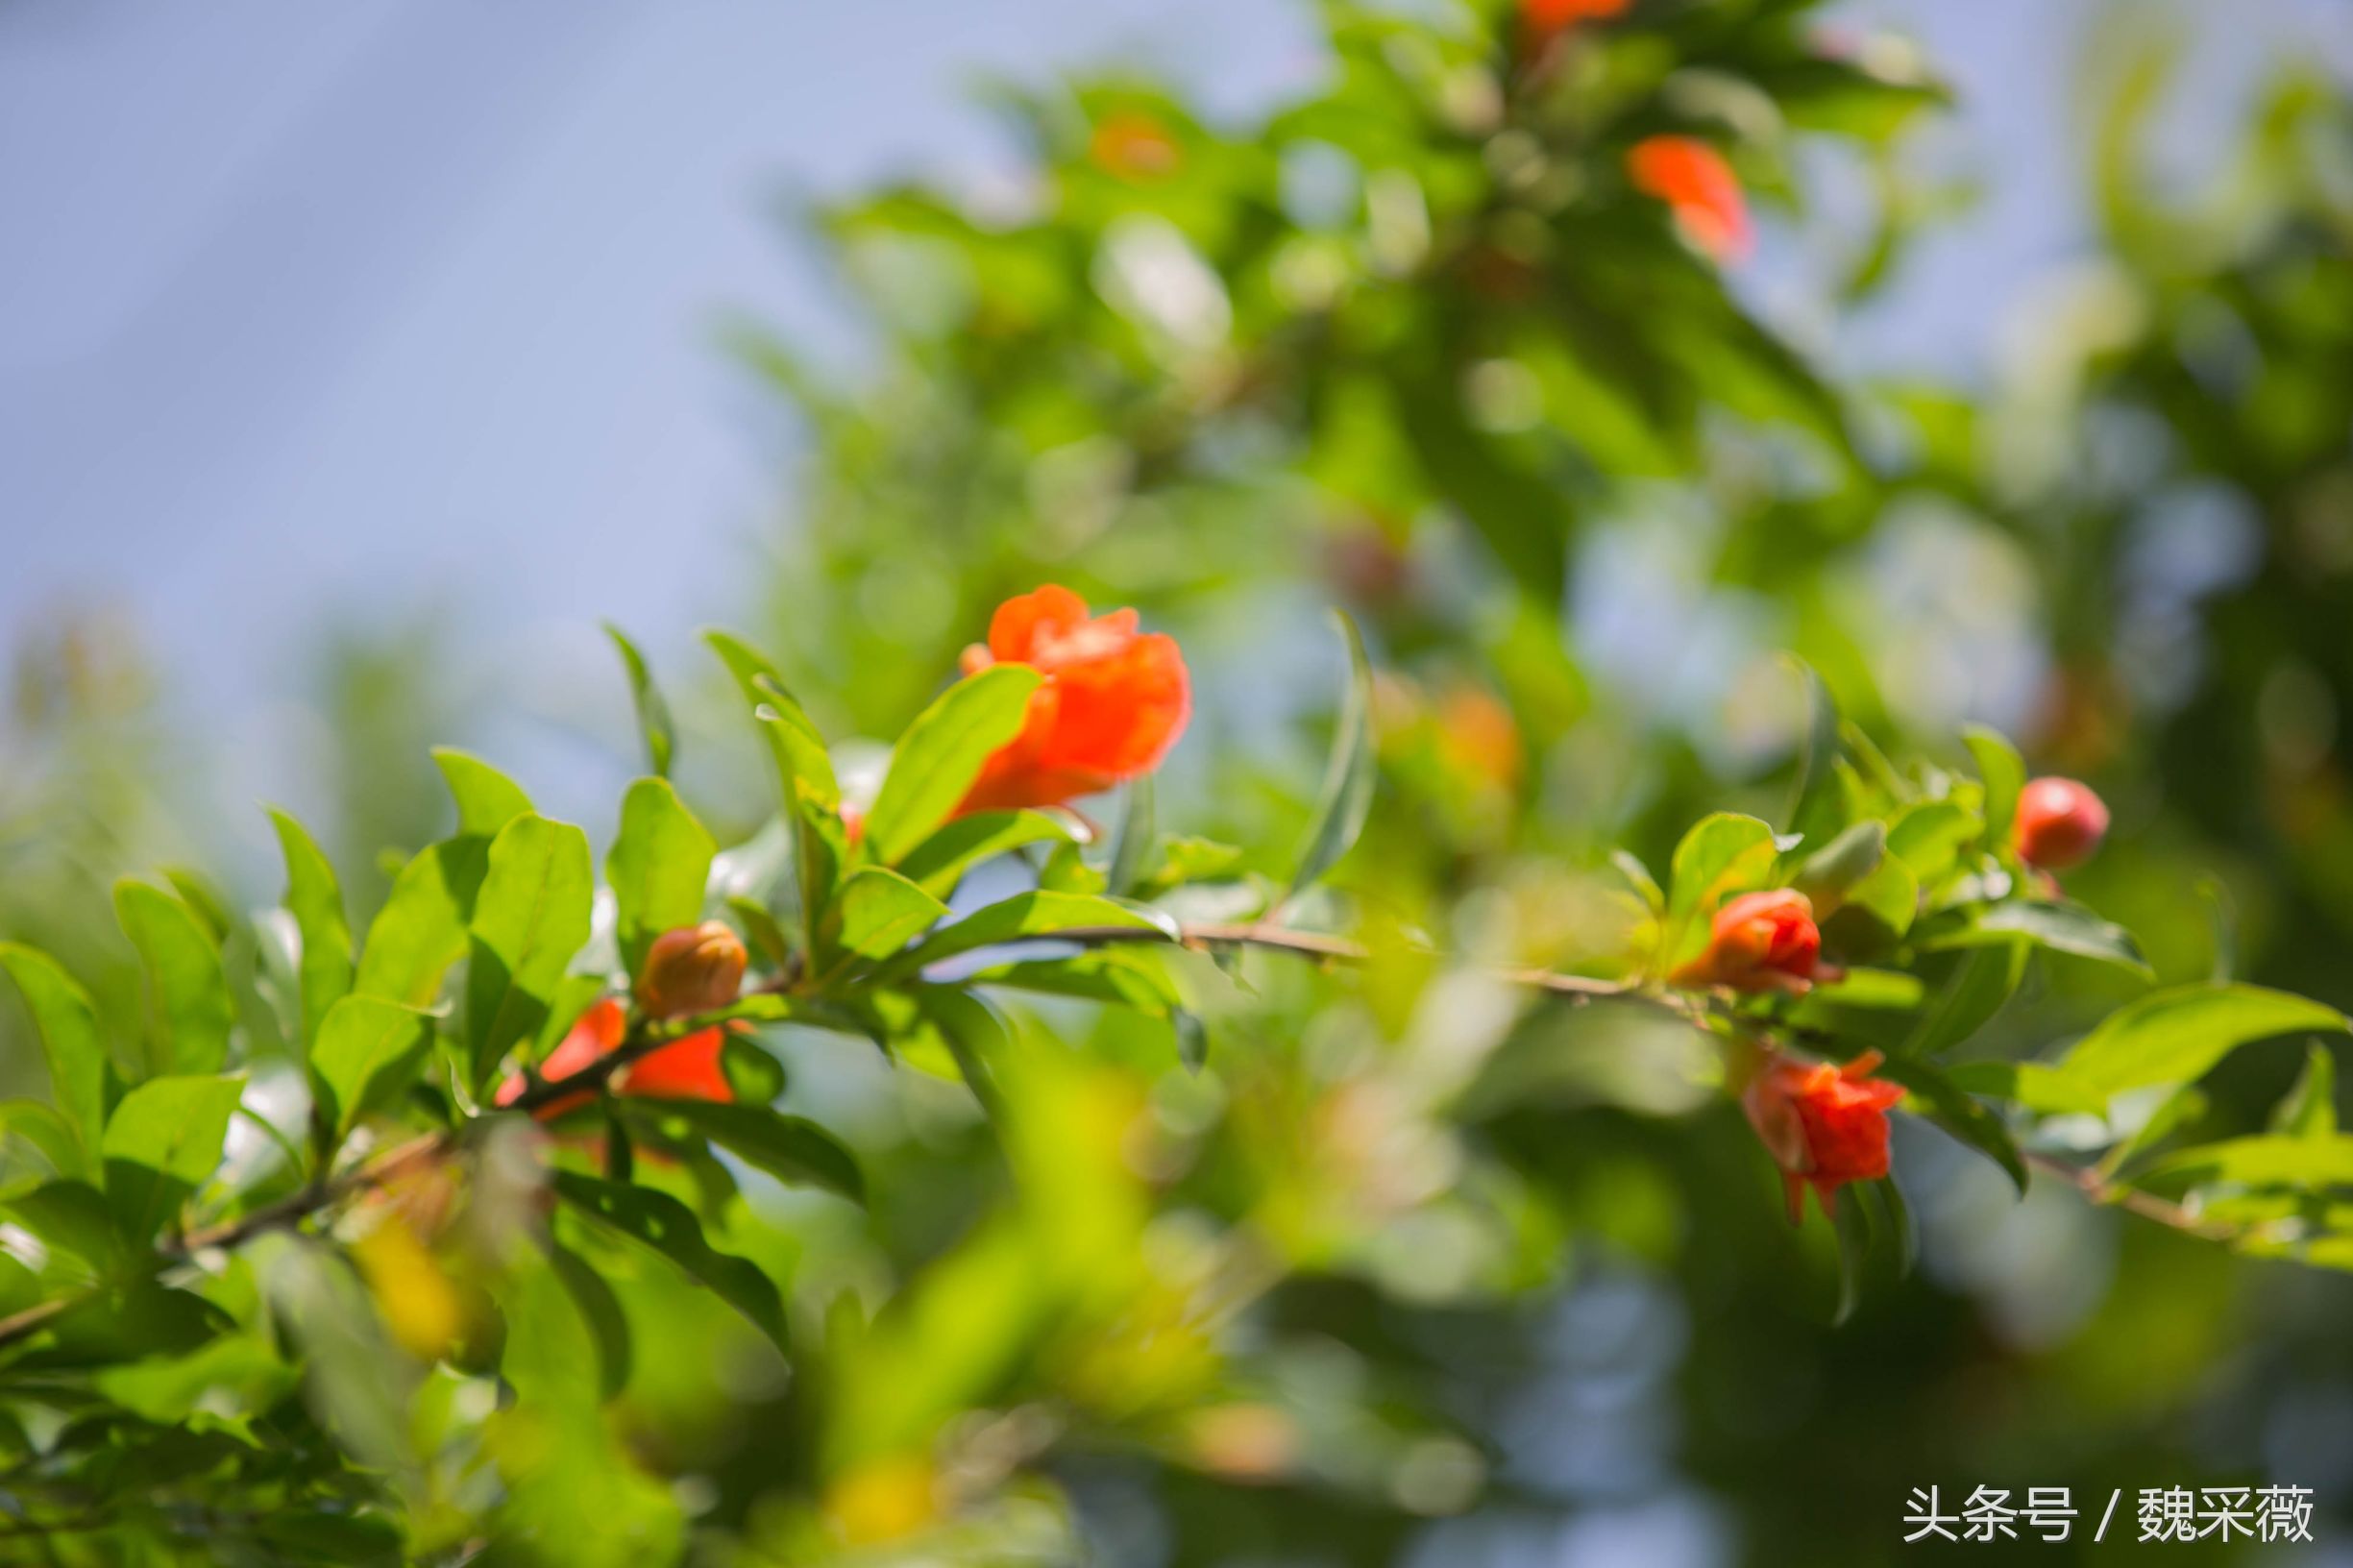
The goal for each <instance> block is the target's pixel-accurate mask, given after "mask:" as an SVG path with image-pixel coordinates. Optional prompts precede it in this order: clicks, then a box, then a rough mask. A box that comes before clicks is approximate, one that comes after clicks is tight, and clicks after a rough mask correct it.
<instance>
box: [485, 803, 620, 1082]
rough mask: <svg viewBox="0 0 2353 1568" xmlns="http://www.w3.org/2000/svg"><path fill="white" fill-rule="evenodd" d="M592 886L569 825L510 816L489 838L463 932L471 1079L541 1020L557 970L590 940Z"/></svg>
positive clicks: (581, 837)
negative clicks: (477, 891) (469, 920)
mask: <svg viewBox="0 0 2353 1568" xmlns="http://www.w3.org/2000/svg"><path fill="white" fill-rule="evenodd" d="M595 891H596V890H595V878H594V874H593V873H592V872H591V871H590V870H589V858H588V836H587V835H586V834H584V833H582V832H581V831H580V830H579V829H578V828H576V827H574V826H572V825H571V824H570V823H567V822H552V821H549V820H548V819H546V818H545V817H537V816H528V815H527V816H523V817H518V818H516V819H515V820H514V821H511V822H509V823H508V824H507V825H506V827H505V828H503V829H502V831H501V832H500V834H499V836H498V837H497V838H496V839H495V840H493V841H492V842H491V845H490V862H489V868H488V870H486V871H485V872H484V873H483V876H482V887H481V892H480V894H479V895H478V897H477V898H476V900H475V907H474V919H473V921H472V923H471V925H470V926H469V928H468V929H469V933H470V936H471V943H470V948H471V951H472V954H473V958H472V962H471V965H470V967H469V968H468V971H467V978H466V1022H467V1033H468V1035H469V1037H470V1039H471V1041H472V1043H473V1052H472V1076H473V1080H474V1082H475V1083H476V1084H477V1085H479V1084H480V1083H481V1082H483V1080H484V1079H486V1078H487V1077H488V1076H489V1074H490V1072H491V1070H492V1069H493V1068H494V1067H496V1066H498V1062H499V1058H501V1057H502V1056H503V1055H505V1054H506V1052H507V1050H508V1049H509V1048H510V1047H511V1046H513V1045H514V1044H515V1043H516V1042H518V1041H526V1040H529V1039H532V1038H533V1037H534V1036H536V1035H537V1034H538V1033H539V1031H540V1029H541V1027H542V1026H543V1025H545V1024H546V1022H547V1021H548V1017H549V1014H550V1012H551V1009H552V1006H553V1001H554V997H555V992H556V988H557V986H558V985H559V984H560V983H561V982H562V980H563V978H564V969H565V967H566V966H567V965H569V964H570V963H571V962H572V955H573V954H575V953H576V952H578V951H579V950H580V948H581V946H582V944H584V943H586V942H587V941H588V932H589V916H590V905H591V902H592V900H593V899H594V896H595Z"/></svg>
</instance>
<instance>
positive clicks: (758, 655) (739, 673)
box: [702, 626, 784, 708]
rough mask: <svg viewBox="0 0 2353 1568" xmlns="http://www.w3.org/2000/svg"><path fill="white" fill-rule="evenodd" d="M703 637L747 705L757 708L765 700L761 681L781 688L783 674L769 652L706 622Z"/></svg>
mask: <svg viewBox="0 0 2353 1568" xmlns="http://www.w3.org/2000/svg"><path fill="white" fill-rule="evenodd" d="M702 640H703V642H704V643H705V644H707V645H708V646H709V648H710V649H711V651H712V652H714V653H716V654H718V655H719V660H720V662H721V663H722V664H723V665H725V666H726V667H727V674H730V675H733V676H734V677H735V684H736V686H737V688H738V689H740V690H741V691H742V692H743V694H744V700H745V702H746V703H748V704H749V705H750V706H752V707H755V708H756V707H758V706H759V705H760V704H761V703H763V702H765V701H767V700H768V696H767V694H766V693H764V692H763V691H761V689H760V687H761V683H762V682H763V681H765V682H766V683H767V684H769V685H771V686H774V687H776V688H778V689H779V690H781V689H782V688H783V686H784V675H783V674H782V673H781V672H779V671H778V670H777V669H776V666H775V665H774V663H773V662H772V661H771V660H770V658H769V656H768V655H767V654H765V653H763V652H761V651H760V650H759V649H756V648H754V647H752V646H751V645H750V644H749V643H748V642H746V641H744V639H742V638H741V637H738V636H736V635H735V634H734V633H733V632H730V631H722V630H720V629H719V628H718V627H716V626H709V627H705V628H704V629H703V633H702Z"/></svg>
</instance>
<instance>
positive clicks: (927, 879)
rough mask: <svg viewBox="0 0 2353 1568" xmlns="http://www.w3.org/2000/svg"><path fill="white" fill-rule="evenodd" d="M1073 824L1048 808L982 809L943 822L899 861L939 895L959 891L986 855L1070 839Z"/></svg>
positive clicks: (921, 885)
mask: <svg viewBox="0 0 2353 1568" xmlns="http://www.w3.org/2000/svg"><path fill="white" fill-rule="evenodd" d="M1069 838H1070V829H1069V828H1068V827H1067V826H1066V825H1065V824H1064V822H1063V821H1062V820H1061V819H1060V818H1057V817H1049V816H1048V815H1046V814H1045V813H1044V812H1042V811H976V812H974V813H972V815H970V816H969V817H956V818H951V819H950V820H949V821H945V822H943V823H941V824H940V827H939V829H938V830H937V831H936V832H934V833H933V834H932V835H931V836H930V837H929V838H927V839H925V840H924V841H923V842H922V843H921V844H919V845H916V846H915V847H914V848H913V849H910V850H909V851H907V853H906V855H905V856H903V857H902V858H901V859H900V860H899V862H898V872H899V874H900V875H901V876H904V877H905V878H907V880H908V881H910V882H913V883H914V884H915V885H916V886H917V887H919V888H921V889H922V890H923V891H924V892H925V893H928V894H931V895H932V896H933V897H935V898H944V897H946V896H947V895H948V894H951V893H953V892H955V891H956V884H957V883H959V882H961V881H963V880H964V873H965V872H967V871H968V870H971V869H972V868H973V867H975V866H977V865H979V864H980V863H981V862H983V861H985V860H992V859H994V858H995V857H996V856H998V855H1001V854H1005V853H1008V852H1009V851H1011V850H1015V849H1018V848H1020V847H1021V846H1022V845H1030V844H1042V843H1045V842H1048V841H1052V842H1055V843H1067V842H1069Z"/></svg>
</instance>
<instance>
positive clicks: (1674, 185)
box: [1626, 136, 1755, 261]
mask: <svg viewBox="0 0 2353 1568" xmlns="http://www.w3.org/2000/svg"><path fill="white" fill-rule="evenodd" d="M1626 171H1627V174H1628V176H1629V177H1630V179H1631V180H1632V181H1633V183H1634V188H1635V189H1636V190H1639V191H1641V192H1642V193H1643V194H1645V195H1647V196H1655V197H1657V198H1658V199H1659V200H1660V201H1662V202H1664V203H1666V204H1667V207H1668V208H1669V209H1670V210H1671V211H1673V212H1674V214H1675V221H1676V224H1677V226H1678V227H1679V228H1680V229H1681V230H1682V232H1683V237H1684V238H1686V239H1688V240H1690V241H1691V243H1692V244H1694V245H1696V246H1698V247H1699V248H1700V249H1701V250H1703V251H1705V252H1706V253H1707V254H1708V255H1709V256H1711V257H1714V258H1715V259H1717V260H1718V261H1737V260H1739V259H1741V258H1742V257H1745V256H1747V255H1748V254H1749V251H1750V248H1751V247H1752V245H1753V244H1754V243H1755V234H1754V233H1753V232H1752V230H1751V229H1750V227H1749V204H1748V200H1747V198H1746V197H1744V196H1743V195H1742V194H1741V191H1740V178H1739V176H1737V175H1735V174H1733V173H1732V166H1731V165H1730V164H1729V163H1727V162H1726V161H1725V160H1724V155H1723V154H1722V153H1720V152H1718V151H1716V150H1715V149H1714V148H1713V147H1710V146H1709V145H1708V144H1707V143H1706V142H1703V141H1702V140H1700V139H1699V138H1697V137H1696V136H1650V137H1646V138H1645V139H1643V140H1641V141H1638V142H1636V143H1634V145H1633V147H1632V148H1631V149H1630V151H1629V152H1628V153H1627V155H1626Z"/></svg>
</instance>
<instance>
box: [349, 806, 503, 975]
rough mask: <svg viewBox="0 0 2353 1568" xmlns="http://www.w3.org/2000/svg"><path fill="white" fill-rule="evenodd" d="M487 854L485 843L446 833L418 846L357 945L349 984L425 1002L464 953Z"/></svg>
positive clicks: (487, 857)
mask: <svg viewBox="0 0 2353 1568" xmlns="http://www.w3.org/2000/svg"><path fill="white" fill-rule="evenodd" d="M489 859H490V842H489V841H488V840H487V839H481V838H456V839H449V840H445V841H444V842H442V843H440V844H436V845H429V846H427V847H426V848H424V849H421V850H419V851H418V852H417V854H416V856H415V858H413V859H412V860H410V861H409V862H408V864H407V865H406V866H404V867H403V868H402V869H401V873H400V875H399V876H397V877H395V878H394V879H393V883H392V892H391V894H389V895H388V896H386V898H385V899H384V907H383V908H382V909H380V910H379V911H378V912H377V915H376V919H375V921H374V922H373V923H372V924H370V925H369V927H368V935H367V940H366V942H365V943H364V944H363V945H362V946H361V947H360V950H359V972H358V973H357V974H356V975H355V977H354V979H353V981H352V990H353V992H355V993H356V994H358V995H361V996H380V997H383V998H384V999H385V1000H387V1001H395V1002H404V1003H406V1004H407V1005H409V1006H411V1007H429V1006H430V1005H431V1004H432V1002H433V999H434V998H435V997H436V996H438V995H439V994H440V992H441V981H442V977H443V976H445V975H446V974H448V973H449V969H450V966H451V965H453V964H454V963H456V962H457V961H458V960H459V959H461V958H463V957H465V955H466V927H467V924H468V922H469V921H471V920H472V919H473V918H474V904H475V899H476V898H477V896H478V894H479V893H480V890H481V885H482V872H483V870H484V869H485V868H486V867H487V866H488V864H489Z"/></svg>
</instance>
